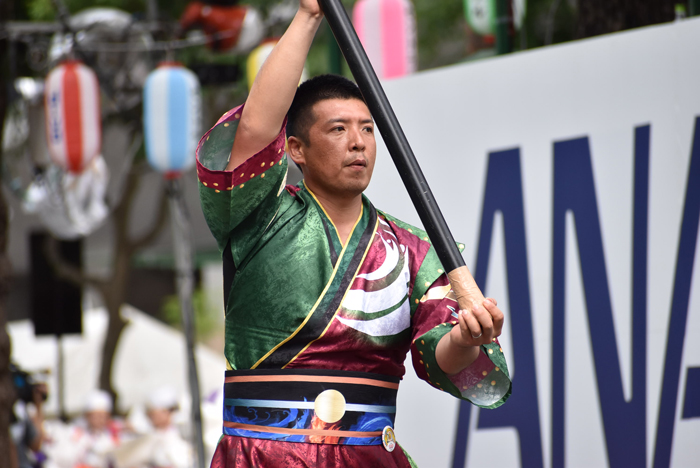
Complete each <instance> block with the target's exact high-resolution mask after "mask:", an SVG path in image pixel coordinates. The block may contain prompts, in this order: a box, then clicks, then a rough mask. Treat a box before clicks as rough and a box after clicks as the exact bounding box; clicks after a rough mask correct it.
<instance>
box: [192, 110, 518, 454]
mask: <svg viewBox="0 0 700 468" xmlns="http://www.w3.org/2000/svg"><path fill="white" fill-rule="evenodd" d="M241 109H242V107H239V108H236V109H233V110H231V111H229V112H227V113H226V114H224V116H222V117H221V119H220V120H219V122H218V123H217V124H216V125H215V126H214V127H213V128H212V129H211V130H209V131H208V132H207V133H206V134H205V135H204V136H203V137H202V139H201V141H200V143H199V147H198V149H197V175H198V178H199V190H200V197H201V203H202V210H203V211H204V215H205V217H206V220H207V223H208V225H209V228H210V229H211V232H212V234H213V235H214V237H215V238H216V241H217V243H218V246H219V249H220V250H221V251H222V254H223V258H224V261H225V262H227V261H228V262H229V264H230V265H231V267H232V270H234V271H235V274H234V275H233V276H232V280H229V281H227V282H226V284H225V289H226V290H225V296H226V320H225V323H226V344H225V356H226V360H227V365H228V368H229V369H234V370H242V369H332V370H341V371H361V372H371V373H375V374H382V375H387V376H394V377H399V378H400V377H402V376H403V374H404V372H405V369H404V365H403V364H404V360H405V356H406V354H407V353H408V351H409V349H410V351H411V353H412V357H413V365H414V368H415V370H416V373H417V374H418V377H420V378H421V379H423V380H425V381H426V382H428V383H429V384H430V385H432V386H434V387H435V388H437V389H439V390H440V391H445V392H448V393H450V394H452V395H454V396H455V397H457V398H460V399H466V400H469V401H470V402H471V403H473V404H475V405H477V406H480V407H484V408H495V407H497V406H500V405H501V404H503V403H504V402H505V400H506V399H507V397H508V396H509V395H510V388H511V382H510V378H509V375H508V370H507V366H506V361H505V358H504V356H503V352H502V349H501V348H500V345H499V344H498V342H497V341H494V342H493V343H491V344H489V345H487V346H482V353H481V355H480V357H479V358H478V359H477V361H475V362H474V363H473V364H472V365H471V366H470V367H468V368H467V369H465V370H464V371H462V372H461V373H459V374H456V375H452V376H448V375H446V374H445V373H444V372H442V371H441V370H440V367H439V366H438V364H437V362H436V360H435V347H436V346H437V343H438V341H439V340H440V339H441V338H442V337H443V335H445V334H446V333H448V332H449V331H450V330H451V329H452V327H453V326H455V325H456V324H457V312H458V310H457V308H458V306H457V302H456V300H455V297H454V295H453V293H452V291H451V288H450V285H449V282H448V281H447V278H446V275H445V274H444V272H443V270H442V266H441V264H440V262H439V260H438V258H437V256H436V254H435V251H434V249H433V248H432V246H431V244H430V240H429V239H428V237H427V235H426V233H425V232H424V231H422V230H420V229H418V228H415V227H413V226H410V225H408V224H406V223H403V222H401V221H399V220H397V219H395V218H393V217H391V216H389V215H388V214H386V213H382V212H380V211H377V210H375V209H374V207H373V206H372V204H371V203H370V202H369V200H367V198H365V197H363V209H362V214H361V216H360V218H359V219H358V221H357V224H356V225H355V227H354V229H353V231H352V233H351V235H350V236H349V238H348V241H347V244H345V245H343V244H342V243H341V241H340V239H339V236H338V233H337V231H336V229H335V227H334V225H333V222H332V221H331V220H330V218H329V217H328V216H327V214H326V213H325V211H324V209H323V207H322V206H321V205H320V204H319V202H318V200H317V199H316V198H315V196H314V194H313V193H312V192H311V191H310V190H308V188H306V186H305V185H304V183H303V181H302V182H300V183H299V184H298V185H297V186H287V185H285V183H286V174H287V158H286V157H285V151H284V148H285V137H284V131H283V129H282V131H280V134H279V135H278V137H277V138H276V139H275V140H274V141H273V142H272V143H271V144H270V145H269V146H267V147H266V148H265V149H263V150H262V151H260V152H259V153H258V154H256V155H254V156H252V157H251V158H249V159H248V160H247V161H245V162H244V163H243V164H241V165H240V166H239V167H237V168H236V169H235V170H233V171H225V170H224V168H225V167H226V165H227V162H228V158H229V155H230V151H231V147H232V144H233V139H234V136H235V133H236V129H237V126H238V121H239V118H240V112H241ZM283 128H284V127H283ZM460 248H463V246H461V245H460ZM224 434H225V436H224V437H223V438H222V440H221V442H220V444H219V449H218V451H217V456H216V457H215V461H214V463H213V465H212V466H214V465H216V466H254V465H256V464H257V465H264V466H273V465H274V464H276V463H282V459H281V458H280V459H274V458H269V457H277V456H284V457H288V453H287V452H289V451H292V452H296V453H298V454H299V456H300V457H302V456H303V457H304V458H302V459H305V460H316V461H317V462H318V463H323V464H324V465H325V464H327V463H330V461H329V460H334V462H333V463H335V465H334V466H367V465H366V461H367V460H375V461H376V460H380V459H381V460H383V461H381V464H382V466H408V462H407V458H406V456H405V455H404V454H403V453H402V452H401V451H398V450H397V451H394V452H393V453H392V454H389V453H388V452H386V451H385V450H384V448H383V447H382V446H381V445H379V446H376V445H375V446H369V447H367V446H352V445H326V444H309V443H288V442H285V443H284V444H285V446H284V449H282V448H281V446H280V445H279V444H280V442H277V441H271V440H260V439H251V438H244V437H238V436H236V432H231V431H229V430H228V429H227V428H224ZM269 444H272V445H271V446H270V445H269ZM275 444H277V445H275ZM300 451H302V452H303V454H300V453H299V452H300ZM366 451H367V453H365V452H366ZM310 452H313V453H310ZM281 453H283V454H284V455H280V454H281ZM244 454H245V455H244ZM367 454H369V455H367ZM387 456H390V458H391V460H389V459H387V458H386V457H387ZM260 457H262V458H260ZM265 457H267V458H265ZM367 457H369V458H367ZM382 457H383V458H382ZM275 460H277V461H275ZM363 460H364V461H363ZM363 463H364V465H363ZM290 464H291V466H296V465H295V464H294V463H291V462H290V461H289V458H284V463H283V465H290ZM279 466H282V465H279ZM299 466H303V465H299ZM309 466H314V463H311V464H310V465H309ZM371 466H374V465H371Z"/></svg>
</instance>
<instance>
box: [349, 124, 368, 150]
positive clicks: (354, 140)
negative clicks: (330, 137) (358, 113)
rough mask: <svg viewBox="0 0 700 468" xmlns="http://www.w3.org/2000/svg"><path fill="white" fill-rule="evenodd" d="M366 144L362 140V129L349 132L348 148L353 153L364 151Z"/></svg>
mask: <svg viewBox="0 0 700 468" xmlns="http://www.w3.org/2000/svg"><path fill="white" fill-rule="evenodd" d="M366 146H367V144H366V143H365V139H364V138H362V129H358V128H355V129H353V130H352V131H351V132H350V147H351V149H352V150H353V151H364V150H365V147H366Z"/></svg>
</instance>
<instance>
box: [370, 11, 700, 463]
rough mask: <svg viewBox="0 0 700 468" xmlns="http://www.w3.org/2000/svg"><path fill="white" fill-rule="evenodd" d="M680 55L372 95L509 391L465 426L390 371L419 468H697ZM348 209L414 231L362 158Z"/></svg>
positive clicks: (624, 37)
mask: <svg viewBox="0 0 700 468" xmlns="http://www.w3.org/2000/svg"><path fill="white" fill-rule="evenodd" d="M699 45H700V19H692V20H685V21H682V22H679V23H673V24H668V25H662V26H657V27H650V28H644V29H640V30H636V31H631V32H625V33H618V34H613V35H608V36H603V37H600V38H594V39H589V40H585V41H578V42H574V43H570V44H566V45H562V46H555V47H548V48H545V49H541V50H534V51H530V52H525V53H517V54H513V55H511V56H509V57H505V58H493V59H489V60H485V61H482V62H478V63H473V64H465V65H459V66H453V67H449V68H445V69H441V70H437V71H432V72H426V73H419V74H417V75H414V76H411V77H408V78H405V79H400V80H395V81H391V82H388V83H387V84H386V92H387V95H388V96H389V99H390V101H391V102H392V105H393V106H394V109H395V111H396V114H397V116H398V118H399V120H400V121H401V123H402V126H403V129H404V131H405V133H406V134H407V136H408V138H409V140H410V142H411V145H412V147H413V150H414V152H415V153H416V155H417V158H418V160H419V162H420V164H421V166H422V168H423V170H424V172H425V175H426V177H427V179H428V181H429V182H430V184H431V187H432V189H433V192H434V194H435V197H436V198H437V200H438V202H439V203H440V206H441V208H442V212H443V214H444V216H445V218H446V219H447V222H448V224H449V225H450V227H451V229H452V232H453V234H454V236H455V238H456V239H457V240H459V241H460V242H464V243H465V244H466V245H467V246H468V247H467V249H466V250H465V260H466V262H467V265H469V267H470V268H471V270H472V272H473V273H474V276H475V278H476V279H477V282H478V283H479V284H480V286H481V287H482V289H483V290H484V291H485V293H486V294H487V295H489V296H492V297H496V298H497V299H498V301H499V305H500V306H501V308H502V309H503V310H504V311H505V312H506V319H507V324H506V328H505V330H504V335H503V337H502V342H503V348H504V350H505V352H506V355H507V356H508V357H509V362H510V368H511V370H512V374H513V395H512V397H511V399H510V401H509V402H508V403H506V404H505V405H504V406H502V407H501V408H499V409H496V410H477V409H475V408H472V407H470V406H469V405H466V404H464V405H462V404H460V403H459V402H458V401H457V400H454V399H452V398H451V397H449V396H446V395H444V394H441V393H439V392H436V391H434V390H433V389H431V388H430V387H429V386H428V385H427V384H425V383H423V382H419V381H418V380H417V379H416V378H415V375H414V374H412V371H411V370H410V369H409V370H408V376H407V378H406V380H405V382H404V383H403V384H402V386H401V391H400V392H399V412H398V419H397V431H396V434H397V438H398V440H399V442H400V443H401V444H402V445H403V446H404V447H405V448H406V449H407V451H408V452H409V453H411V455H412V456H413V457H414V458H415V460H416V462H417V463H418V464H419V465H421V466H423V467H452V466H453V467H464V466H470V467H472V466H489V467H494V466H523V467H538V466H546V467H564V466H566V467H592V466H595V467H604V466H613V467H619V466H639V467H641V466H650V467H651V466H653V467H659V468H660V467H666V466H675V467H685V466H697V465H696V464H697V463H698V462H697V460H699V459H700V443H698V441H700V274H698V272H697V270H698V267H700V252H699V250H700V249H698V248H697V243H698V222H699V220H700V46H699ZM367 193H368V195H369V197H370V198H371V199H372V201H373V202H374V204H375V205H376V206H377V207H378V208H381V209H383V210H386V211H387V212H389V213H391V214H393V215H395V216H398V217H399V218H401V219H404V220H405V221H408V222H412V223H415V224H420V221H419V220H418V217H417V215H416V214H415V211H414V210H413V208H412V206H411V203H410V200H409V198H408V195H407V193H406V191H405V189H404V188H403V185H402V183H401V181H400V178H399V176H398V173H397V172H396V170H395V169H394V167H393V164H392V162H391V159H390V157H389V155H388V153H387V152H386V149H385V148H384V147H383V145H381V144H380V145H379V154H378V162H377V167H376V169H375V174H374V179H373V182H372V184H371V185H370V188H369V189H368V192H367ZM409 362H410V361H407V367H410V364H409Z"/></svg>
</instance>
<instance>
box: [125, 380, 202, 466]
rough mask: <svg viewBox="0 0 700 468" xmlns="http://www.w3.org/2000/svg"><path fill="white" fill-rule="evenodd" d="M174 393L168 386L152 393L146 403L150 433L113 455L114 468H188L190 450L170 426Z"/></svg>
mask: <svg viewBox="0 0 700 468" xmlns="http://www.w3.org/2000/svg"><path fill="white" fill-rule="evenodd" d="M177 408H178V399H177V392H176V391H175V389H173V388H172V387H169V386H165V387H160V388H158V389H156V390H154V391H152V392H151V393H150V394H149V395H148V398H147V400H146V414H147V415H148V419H149V420H150V423H151V428H150V430H149V431H148V432H147V433H145V434H143V435H142V436H141V437H139V438H137V439H135V440H133V441H130V442H127V443H125V444H123V445H122V446H121V447H120V448H119V449H117V450H116V451H115V453H114V464H115V466H116V467H117V468H166V467H167V468H189V467H191V466H192V461H193V456H192V447H191V445H190V444H189V442H187V441H186V440H185V439H183V438H182V436H181V435H180V432H179V430H178V429H177V427H176V426H175V425H174V424H173V413H174V412H175V411H176V410H177Z"/></svg>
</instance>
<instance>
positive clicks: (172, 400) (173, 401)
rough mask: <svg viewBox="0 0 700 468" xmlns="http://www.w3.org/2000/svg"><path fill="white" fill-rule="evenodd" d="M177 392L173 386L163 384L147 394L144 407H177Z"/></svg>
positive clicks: (169, 408)
mask: <svg viewBox="0 0 700 468" xmlns="http://www.w3.org/2000/svg"><path fill="white" fill-rule="evenodd" d="M177 406H178V405H177V392H176V391H175V389H174V388H173V387H170V386H165V387H160V388H157V389H155V390H153V391H152V392H151V393H150V394H149V395H148V401H147V402H146V407H147V408H148V409H168V410H171V409H175V408H177Z"/></svg>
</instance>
